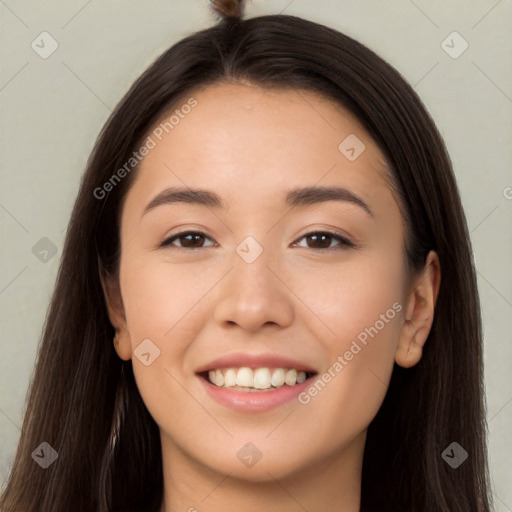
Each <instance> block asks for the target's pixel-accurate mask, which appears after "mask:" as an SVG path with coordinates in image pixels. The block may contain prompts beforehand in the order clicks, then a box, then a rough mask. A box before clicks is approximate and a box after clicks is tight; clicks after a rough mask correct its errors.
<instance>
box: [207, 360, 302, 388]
mask: <svg viewBox="0 0 512 512" xmlns="http://www.w3.org/2000/svg"><path fill="white" fill-rule="evenodd" d="M306 378H307V375H306V372H303V371H299V372H298V371H297V370H296V369H294V368H290V369H285V368H275V369H273V370H271V369H270V368H257V369H255V370H253V369H251V368H249V367H247V366H243V367H242V368H238V369H237V368H227V369H225V370H221V369H215V370H210V371H209V372H208V379H209V381H210V382H211V383H212V384H215V385H216V386H218V387H224V388H235V387H236V388H245V389H242V390H241V391H251V390H253V391H254V390H258V389H260V390H270V389H275V388H280V387H282V386H284V385H285V384H286V385H287V386H295V384H300V383H301V382H304V381H305V380H306Z"/></svg>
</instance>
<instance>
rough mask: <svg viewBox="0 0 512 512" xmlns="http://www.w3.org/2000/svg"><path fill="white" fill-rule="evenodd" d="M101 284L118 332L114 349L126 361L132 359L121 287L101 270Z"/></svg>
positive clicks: (114, 341)
mask: <svg viewBox="0 0 512 512" xmlns="http://www.w3.org/2000/svg"><path fill="white" fill-rule="evenodd" d="M100 282H101V287H102V289H103V296H104V298H105V305H106V307H107V313H108V317H109V319H110V323H111V324H112V326H113V327H114V329H115V330H116V334H115V336H114V339H113V344H114V348H115V350H116V352H117V355H118V356H119V357H120V358H121V359H123V360H124V361H128V360H129V359H131V340H130V335H129V333H128V329H127V325H126V317H125V314H124V308H123V301H122V297H121V290H120V289H119V285H118V283H117V282H115V281H114V279H113V278H112V276H109V275H107V274H106V273H105V272H103V271H101V270H100Z"/></svg>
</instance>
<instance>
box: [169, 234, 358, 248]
mask: <svg viewBox="0 0 512 512" xmlns="http://www.w3.org/2000/svg"><path fill="white" fill-rule="evenodd" d="M186 235H199V236H201V237H204V238H208V239H209V240H212V239H211V238H210V237H209V236H207V235H206V234H205V233H203V232H202V231H182V232H181V233H176V234H174V235H171V236H170V237H169V238H166V239H165V240H164V241H163V242H162V243H161V244H160V247H172V248H173V249H179V250H183V251H193V250H200V249H206V247H192V248H190V247H189V248H187V247H180V246H175V245H172V242H174V240H176V239H178V238H181V237H184V236H186ZM312 235H327V236H330V237H332V238H334V239H336V240H337V241H339V242H340V243H339V244H338V245H336V246H334V247H327V248H323V249H315V248H312V249H313V250H316V251H338V250H343V249H353V248H355V247H356V244H354V243H353V242H351V241H350V240H349V239H348V238H346V237H344V236H342V235H340V234H338V233H333V232H330V231H310V232H309V233H306V234H304V235H302V236H301V237H300V238H299V241H300V240H302V239H303V238H307V237H309V236H312ZM306 249H309V247H306Z"/></svg>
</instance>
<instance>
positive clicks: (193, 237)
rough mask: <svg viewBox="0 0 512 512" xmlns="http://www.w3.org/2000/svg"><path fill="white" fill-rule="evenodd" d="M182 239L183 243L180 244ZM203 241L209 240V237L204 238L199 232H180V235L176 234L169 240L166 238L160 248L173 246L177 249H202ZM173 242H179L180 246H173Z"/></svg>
mask: <svg viewBox="0 0 512 512" xmlns="http://www.w3.org/2000/svg"><path fill="white" fill-rule="evenodd" d="M182 239H183V240H185V243H184V244H183V243H182ZM204 239H208V240H211V238H210V237H208V236H206V235H205V234H204V233H202V232H201V231H182V232H181V233H176V234H175V235H172V236H171V237H169V238H166V239H165V240H164V241H163V242H162V243H161V244H160V247H167V246H173V247H177V248H178V249H203V246H201V245H200V244H201V242H202V241H203V240H204ZM175 240H180V243H181V245H178V246H176V245H174V243H173V242H174V241H175Z"/></svg>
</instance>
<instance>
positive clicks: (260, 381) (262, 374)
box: [252, 368, 272, 389]
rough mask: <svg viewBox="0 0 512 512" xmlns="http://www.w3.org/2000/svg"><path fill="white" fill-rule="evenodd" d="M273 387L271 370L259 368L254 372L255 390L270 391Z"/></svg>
mask: <svg viewBox="0 0 512 512" xmlns="http://www.w3.org/2000/svg"><path fill="white" fill-rule="evenodd" d="M271 385H272V380H271V378H270V370H269V369H268V368H258V369H257V370H256V371H255V372H254V383H253V386H252V387H253V388H256V389H268V388H269V387H270V386H271Z"/></svg>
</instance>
